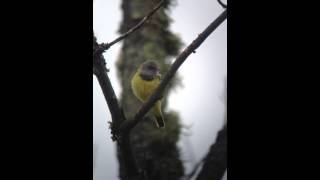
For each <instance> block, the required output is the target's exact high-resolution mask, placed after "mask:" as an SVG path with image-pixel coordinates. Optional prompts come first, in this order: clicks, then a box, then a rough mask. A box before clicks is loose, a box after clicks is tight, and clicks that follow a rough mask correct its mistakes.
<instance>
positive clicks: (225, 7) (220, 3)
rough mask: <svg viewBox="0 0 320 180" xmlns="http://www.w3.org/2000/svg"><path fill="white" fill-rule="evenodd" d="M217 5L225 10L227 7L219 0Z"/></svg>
mask: <svg viewBox="0 0 320 180" xmlns="http://www.w3.org/2000/svg"><path fill="white" fill-rule="evenodd" d="M218 3H219V4H220V5H221V6H222V7H223V8H227V5H226V4H224V3H223V2H222V1H221V0H218Z"/></svg>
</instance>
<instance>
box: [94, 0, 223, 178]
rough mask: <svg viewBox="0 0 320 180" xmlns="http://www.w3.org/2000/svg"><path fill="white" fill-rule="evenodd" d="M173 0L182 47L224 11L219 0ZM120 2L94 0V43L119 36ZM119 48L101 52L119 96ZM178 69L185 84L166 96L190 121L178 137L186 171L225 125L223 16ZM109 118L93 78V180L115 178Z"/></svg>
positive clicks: (173, 29) (173, 12) (114, 159)
mask: <svg viewBox="0 0 320 180" xmlns="http://www.w3.org/2000/svg"><path fill="white" fill-rule="evenodd" d="M177 2H178V3H177V6H176V7H173V8H172V11H171V12H170V15H171V17H172V18H173V20H174V22H173V23H172V25H171V27H170V29H171V30H172V31H173V32H174V33H177V34H178V35H179V36H180V37H181V38H182V41H183V42H184V44H185V46H187V45H188V44H190V43H191V42H192V40H193V39H195V38H196V37H197V35H198V34H199V33H200V32H201V31H202V30H203V29H205V28H206V26H208V25H209V24H210V23H211V22H212V21H213V20H214V19H215V18H216V17H217V16H218V15H219V14H220V13H221V12H222V11H223V9H222V8H221V7H220V6H219V4H218V3H217V1H212V0H198V1H196V3H195V1H194V0H178V1H177ZM120 3H121V1H120V0H118V1H115V0H95V2H94V5H93V29H94V32H95V35H96V36H97V39H98V42H110V41H112V40H113V39H115V38H116V37H117V36H119V34H117V30H118V28H119V23H120V21H121V18H122V14H121V13H122V12H121V10H120ZM185 46H184V47H185ZM120 47H121V43H118V44H116V45H114V46H112V47H111V49H109V50H108V52H107V53H105V57H106V59H107V66H108V68H110V73H109V75H110V79H111V81H112V84H113V86H114V89H115V91H116V94H117V95H119V93H120V90H121V89H120V86H119V82H118V80H117V78H116V72H115V71H116V68H115V61H116V59H117V56H118V54H119V49H120ZM184 47H183V48H184ZM178 72H179V74H180V75H181V76H182V83H183V87H182V88H179V89H177V90H176V91H175V92H173V93H172V94H171V95H170V96H169V105H168V109H173V110H176V111H178V112H179V114H180V117H181V120H182V122H183V124H185V125H192V126H191V128H190V129H185V130H183V131H184V132H185V133H184V135H181V140H180V142H179V147H180V149H181V152H182V158H183V160H185V161H186V163H185V166H186V170H187V171H188V170H190V167H192V165H193V163H195V162H197V161H198V160H200V159H201V158H202V157H203V156H204V155H205V154H206V153H207V151H208V149H209V147H210V145H211V144H212V143H213V142H214V141H215V138H216V133H217V131H218V130H219V129H220V128H221V127H222V125H223V121H224V114H225V110H226V109H225V100H224V99H223V96H224V93H225V80H226V78H227V77H226V76H227V21H225V22H224V23H223V24H221V25H220V26H219V27H218V28H217V29H216V30H215V31H214V32H213V33H212V34H211V35H210V36H209V37H208V39H207V40H206V41H205V42H204V43H203V44H202V45H201V46H200V47H199V48H198V49H197V52H196V53H195V54H191V55H190V56H189V57H188V59H187V60H186V61H185V63H184V64H183V65H182V66H181V68H180V69H179V71H178ZM107 121H110V114H109V110H108V107H107V104H106V102H105V100H104V98H103V94H102V92H101V89H100V87H99V84H98V82H97V80H96V78H95V77H94V80H93V128H94V129H93V131H94V135H93V137H94V143H95V144H96V147H97V150H96V151H95V152H96V154H95V159H96V162H95V169H94V170H95V171H94V180H105V179H110V180H116V179H118V178H117V176H118V174H117V172H118V167H117V159H116V156H115V152H116V151H115V146H114V143H113V142H112V141H111V139H110V130H109V129H108V126H107ZM190 146H191V147H192V149H191V148H190ZM192 150H193V151H192Z"/></svg>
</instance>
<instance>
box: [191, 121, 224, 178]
mask: <svg viewBox="0 0 320 180" xmlns="http://www.w3.org/2000/svg"><path fill="white" fill-rule="evenodd" d="M226 170H227V125H225V126H224V127H223V128H222V129H221V130H220V131H219V132H218V136H217V138H216V142H215V143H214V144H212V145H211V147H210V149H209V152H208V154H207V155H206V157H205V158H204V162H203V166H202V169H201V171H200V172H199V174H198V175H197V178H196V180H221V178H222V177H223V175H224V173H225V171H226Z"/></svg>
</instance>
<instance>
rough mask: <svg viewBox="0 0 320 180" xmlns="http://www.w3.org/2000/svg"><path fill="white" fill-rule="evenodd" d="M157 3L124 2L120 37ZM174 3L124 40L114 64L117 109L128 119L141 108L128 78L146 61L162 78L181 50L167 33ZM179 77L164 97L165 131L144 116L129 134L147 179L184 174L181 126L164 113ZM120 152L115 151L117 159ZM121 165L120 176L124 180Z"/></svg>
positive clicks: (173, 114)
mask: <svg viewBox="0 0 320 180" xmlns="http://www.w3.org/2000/svg"><path fill="white" fill-rule="evenodd" d="M157 3H158V0H148V1H147V0H123V1H122V6H121V8H122V12H123V19H122V23H121V26H120V33H125V32H126V31H128V30H129V29H130V28H131V27H133V26H134V25H136V24H137V23H138V22H139V21H141V19H142V18H143V17H144V16H145V15H146V13H147V12H148V11H150V9H152V8H153V7H154V6H155V5H156V4H157ZM174 3H175V2H174V0H170V1H166V2H165V4H164V6H163V8H161V9H160V10H159V11H157V12H156V13H155V14H154V15H153V16H152V17H151V18H150V20H148V23H146V24H145V25H144V27H143V28H142V29H140V30H139V31H136V32H135V33H133V34H132V35H131V36H129V37H127V38H126V39H124V40H123V45H122V49H121V52H120V55H119V58H118V60H117V72H118V77H119V79H120V82H121V88H122V91H121V95H120V97H119V98H120V105H121V107H122V108H123V111H124V112H125V115H126V116H127V117H133V116H134V114H135V113H136V112H137V110H138V109H139V108H140V106H141V104H142V103H141V102H140V101H139V100H138V99H137V98H136V97H135V96H134V95H133V92H132V90H131V83H130V81H131V78H132V76H133V75H134V73H135V72H136V70H137V68H138V66H139V65H140V64H141V63H142V62H144V61H146V60H156V61H157V62H158V64H159V65H160V69H161V72H162V74H163V73H164V72H166V71H167V70H168V68H169V66H170V64H171V60H173V58H174V57H175V56H176V55H178V52H179V48H180V47H181V41H180V39H179V38H178V37H177V36H176V35H175V34H173V33H172V32H171V31H170V30H169V25H170V23H171V19H170V17H169V15H168V13H169V10H170V8H172V6H173V4H174ZM179 82H180V81H179V77H175V79H174V80H173V81H171V83H170V84H169V88H167V91H166V92H165V93H164V95H163V102H162V111H163V114H164V119H165V124H166V127H165V128H164V129H159V128H157V127H156V126H155V123H154V122H153V119H152V118H153V117H152V116H146V117H145V120H144V121H143V122H141V123H139V124H138V125H137V126H136V127H135V128H134V129H133V131H132V132H131V134H130V138H131V144H132V149H133V154H134V156H135V157H136V161H137V163H138V165H139V167H141V168H142V169H143V170H144V171H145V175H146V176H147V177H148V179H152V180H177V179H179V178H181V177H182V176H183V174H184V169H183V165H182V161H181V159H180V154H179V149H178V147H177V142H178V140H179V135H180V130H181V125H180V119H179V116H178V114H177V113H176V112H174V111H172V110H170V109H167V108H166V107H167V99H168V93H169V92H170V91H171V90H172V89H173V88H175V87H177V86H178V85H179ZM120 156H121V152H120V151H118V157H119V158H120ZM119 163H120V172H119V175H120V177H121V179H123V178H124V177H123V172H122V169H123V168H122V167H123V164H121V161H119Z"/></svg>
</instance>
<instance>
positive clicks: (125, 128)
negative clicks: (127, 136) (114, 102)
mask: <svg viewBox="0 0 320 180" xmlns="http://www.w3.org/2000/svg"><path fill="white" fill-rule="evenodd" d="M225 19H227V10H224V11H223V12H222V13H221V14H220V15H219V17H218V18H217V19H215V20H214V21H213V22H212V23H211V24H210V25H209V26H208V27H207V28H206V29H205V30H204V31H203V32H202V33H201V34H199V35H198V37H197V38H196V39H195V40H194V41H193V42H192V43H191V44H190V45H189V46H188V47H187V48H186V49H185V50H184V51H183V52H182V53H180V54H179V55H178V57H177V58H176V60H175V62H174V63H173V64H172V66H171V67H170V69H169V70H168V72H167V73H166V74H165V76H164V78H163V80H162V81H161V83H160V85H159V86H158V88H157V89H156V90H155V92H154V93H153V94H152V95H151V96H150V97H149V99H148V101H147V102H146V103H144V104H143V105H142V106H141V108H140V109H139V111H138V112H137V114H136V115H135V117H134V119H133V120H127V121H124V122H123V123H122V124H121V126H120V129H119V132H120V133H128V132H130V130H131V129H133V128H134V127H135V126H136V125H137V124H138V123H139V122H140V121H141V120H142V119H143V117H144V116H145V114H146V113H147V112H148V111H149V110H150V109H151V107H153V105H154V104H155V102H156V101H157V100H159V99H161V97H162V93H163V92H164V90H165V88H166V87H167V85H168V83H169V82H170V80H171V79H172V78H173V77H174V75H175V73H176V72H177V70H178V69H179V67H180V66H181V65H182V64H183V62H184V61H185V60H186V59H187V58H188V56H189V55H190V54H191V53H194V52H195V50H196V49H197V48H198V47H199V46H200V45H201V44H202V43H203V42H204V40H205V39H206V38H207V37H208V36H209V35H210V34H211V33H212V32H213V31H214V30H215V29H216V28H217V27H218V26H219V25H220V24H221V23H222V22H223V21H224V20H225Z"/></svg>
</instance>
